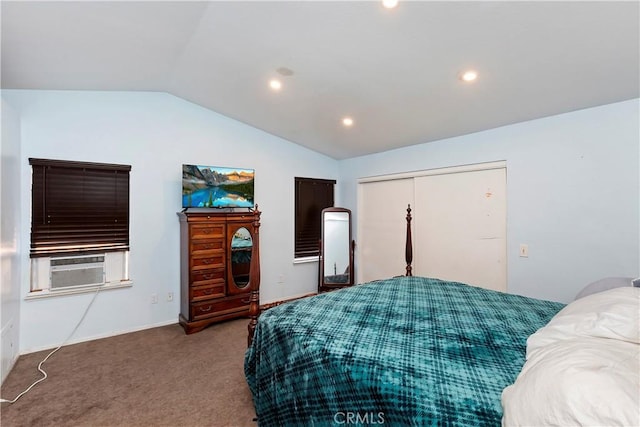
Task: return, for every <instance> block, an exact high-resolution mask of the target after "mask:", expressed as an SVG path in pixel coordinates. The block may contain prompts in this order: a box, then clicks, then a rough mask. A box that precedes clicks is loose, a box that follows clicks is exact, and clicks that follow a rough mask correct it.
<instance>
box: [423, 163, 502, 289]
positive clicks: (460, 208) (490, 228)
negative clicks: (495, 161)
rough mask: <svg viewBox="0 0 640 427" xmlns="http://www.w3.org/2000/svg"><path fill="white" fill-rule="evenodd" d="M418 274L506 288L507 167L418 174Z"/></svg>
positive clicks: (486, 286) (482, 285)
mask: <svg viewBox="0 0 640 427" xmlns="http://www.w3.org/2000/svg"><path fill="white" fill-rule="evenodd" d="M414 204H415V207H414V206H412V207H414V228H415V234H414V236H415V237H414V239H413V242H414V252H413V255H414V258H413V260H414V263H413V265H414V269H413V272H414V275H416V276H428V277H436V278H440V279H444V280H450V281H458V282H463V283H468V284H471V285H476V286H480V287H483V288H488V289H494V290H499V291H506V288H507V263H506V228H507V225H506V222H507V216H506V210H507V209H506V169H504V168H500V169H489V170H477V171H470V172H458V173H448V174H442V175H429V176H420V177H416V178H415V202H414Z"/></svg>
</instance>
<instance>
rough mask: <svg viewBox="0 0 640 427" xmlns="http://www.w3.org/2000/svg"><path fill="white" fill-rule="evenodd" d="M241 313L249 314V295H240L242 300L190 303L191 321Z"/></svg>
mask: <svg viewBox="0 0 640 427" xmlns="http://www.w3.org/2000/svg"><path fill="white" fill-rule="evenodd" d="M243 311H246V312H247V314H248V313H249V295H242V298H234V299H221V300H219V301H218V300H209V301H202V302H195V303H191V318H192V319H193V320H199V319H204V318H206V317H211V316H223V315H225V314H229V313H235V312H243Z"/></svg>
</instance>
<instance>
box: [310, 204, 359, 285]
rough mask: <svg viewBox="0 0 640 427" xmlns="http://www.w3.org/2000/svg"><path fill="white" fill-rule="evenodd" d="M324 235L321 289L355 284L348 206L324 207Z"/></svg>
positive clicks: (322, 234) (321, 247)
mask: <svg viewBox="0 0 640 427" xmlns="http://www.w3.org/2000/svg"><path fill="white" fill-rule="evenodd" d="M321 219H322V231H321V234H320V268H319V271H320V274H319V277H318V279H319V284H318V290H319V291H320V292H324V291H330V290H333V289H339V288H343V287H345V286H351V285H353V282H354V269H353V250H354V246H355V242H354V241H353V240H351V211H350V210H349V209H345V208H326V209H323V210H322V218H321Z"/></svg>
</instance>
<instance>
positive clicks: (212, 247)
mask: <svg viewBox="0 0 640 427" xmlns="http://www.w3.org/2000/svg"><path fill="white" fill-rule="evenodd" d="M209 251H216V252H220V251H224V240H223V239H214V240H200V239H198V240H192V241H191V253H192V254H197V253H198V252H209Z"/></svg>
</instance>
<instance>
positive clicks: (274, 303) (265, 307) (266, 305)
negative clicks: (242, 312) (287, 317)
mask: <svg viewBox="0 0 640 427" xmlns="http://www.w3.org/2000/svg"><path fill="white" fill-rule="evenodd" d="M314 295H318V293H317V292H313V293H310V294H305V295H299V296H295V297H291V298H287V299H283V300H277V301H272V302H268V303H264V304H261V305H260V311H265V310H268V309H270V308H273V307H275V306H278V305H280V304H284V303H285V302H291V301H295V300H298V299H302V298H308V297H312V296H314Z"/></svg>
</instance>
